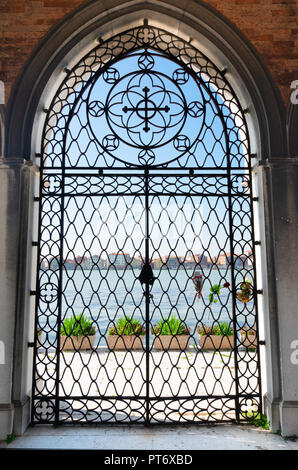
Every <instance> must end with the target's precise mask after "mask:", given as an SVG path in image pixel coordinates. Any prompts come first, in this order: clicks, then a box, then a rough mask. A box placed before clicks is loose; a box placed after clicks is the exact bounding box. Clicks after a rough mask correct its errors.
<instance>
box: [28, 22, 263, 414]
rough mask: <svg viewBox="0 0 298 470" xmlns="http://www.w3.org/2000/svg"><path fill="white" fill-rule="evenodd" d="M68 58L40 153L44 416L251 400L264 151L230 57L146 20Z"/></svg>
mask: <svg viewBox="0 0 298 470" xmlns="http://www.w3.org/2000/svg"><path fill="white" fill-rule="evenodd" d="M65 74H66V75H65V79H64V80H63V82H62V83H61V85H60V87H59V89H58V91H57V93H56V95H55V96H54V98H53V100H52V103H51V105H50V107H49V109H46V110H45V113H46V119H45V124H44V130H43V136H42V148H41V154H40V155H38V156H39V157H40V161H41V164H40V174H41V177H40V195H39V197H38V198H36V200H37V201H39V207H40V212H39V240H38V243H37V245H38V268H37V281H36V288H35V291H34V292H32V294H33V295H36V323H35V346H34V371H33V394H32V395H33V396H32V422H33V423H63V422H65V423H69V422H71V423H84V422H85V423H91V422H116V423H119V422H135V423H144V422H145V423H154V422H202V423H206V422H218V421H220V422H223V421H240V420H245V419H248V418H249V417H251V416H254V415H255V414H256V413H259V412H260V411H261V390H260V368H259V340H258V328H257V325H258V315H257V302H256V297H257V293H258V291H257V288H256V279H255V253H254V244H255V243H254V231H253V216H252V211H253V207H252V205H253V198H252V188H251V187H252V184H251V155H250V146H249V139H248V132H247V126H246V121H245V116H244V113H243V111H242V109H241V106H240V104H239V102H238V99H237V97H236V95H235V93H234V92H233V90H232V88H231V86H230V85H229V83H228V81H227V80H226V78H225V71H220V70H219V69H218V68H217V67H216V66H215V65H214V64H213V63H212V62H211V61H210V60H209V59H208V58H207V57H205V55H203V54H202V53H201V52H199V51H198V50H197V49H196V48H194V47H193V46H192V45H191V44H190V43H187V42H185V41H183V40H181V39H180V38H178V37H176V36H174V35H172V34H170V33H167V32H165V31H163V30H160V29H157V28H153V27H150V26H148V24H147V23H146V22H145V23H144V25H142V26H140V27H137V28H134V29H132V30H129V31H126V32H124V33H122V34H119V35H117V36H115V37H112V38H110V39H107V40H106V41H102V40H101V39H100V40H99V43H98V44H97V46H96V47H95V48H94V49H93V50H92V51H91V52H89V53H88V54H87V55H86V56H85V57H83V58H82V59H81V60H80V61H79V62H78V64H77V65H76V66H74V67H73V68H72V70H68V69H65ZM121 317H122V318H124V319H125V318H126V328H127V329H130V330H131V331H130V332H134V333H135V334H134V335H126V334H125V329H122V327H121V326H119V323H118V321H119V319H120V318H121ZM67 322H68V325H67ZM71 322H72V323H71ZM175 322H176V325H175ZM174 328H177V330H176V329H175V330H174ZM117 345H118V348H117ZM119 346H122V349H121V348H120V349H119ZM134 346H135V348H134Z"/></svg>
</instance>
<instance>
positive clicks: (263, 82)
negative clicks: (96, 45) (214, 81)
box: [5, 0, 286, 160]
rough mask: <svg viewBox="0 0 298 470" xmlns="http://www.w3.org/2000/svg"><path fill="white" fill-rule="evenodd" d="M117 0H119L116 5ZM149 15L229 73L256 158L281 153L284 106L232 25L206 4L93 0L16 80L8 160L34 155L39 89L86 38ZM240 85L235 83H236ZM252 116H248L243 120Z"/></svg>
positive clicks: (49, 37)
mask: <svg viewBox="0 0 298 470" xmlns="http://www.w3.org/2000/svg"><path fill="white" fill-rule="evenodd" d="M116 3H117V4H118V5H117V6H116ZM144 18H150V21H151V23H152V25H154V24H156V25H157V26H163V25H166V26H167V27H168V28H170V30H171V32H177V33H178V34H179V35H181V36H182V37H184V38H188V39H192V41H194V42H199V43H200V49H201V50H203V52H204V49H205V50H208V53H209V57H210V58H213V59H215V61H216V63H217V65H218V66H219V67H221V68H224V69H225V68H226V69H227V74H228V76H229V80H230V82H231V83H232V85H234V86H235V88H236V92H238V96H239V98H240V100H241V98H242V105H244V106H243V107H244V108H248V110H249V111H250V114H251V121H252V122H257V123H258V126H257V127H258V128H257V129H256V128H255V129H254V131H255V132H254V133H255V149H256V152H257V153H258V154H259V158H260V159H267V158H268V159H273V158H275V157H277V158H278V157H280V156H281V155H285V153H286V152H285V147H286V136H285V132H284V107H283V104H282V101H281V97H280V94H279V92H278V90H277V88H276V87H275V85H274V83H273V81H272V79H271V77H270V75H269V73H268V71H267V70H266V68H265V66H264V65H263V63H262V62H261V60H260V58H259V57H258V55H257V53H256V51H255V50H254V49H253V48H252V46H251V45H250V44H249V43H248V42H247V40H246V39H245V38H244V36H243V35H242V34H241V33H240V32H239V31H238V30H236V28H235V27H234V26H233V25H232V24H230V23H229V22H228V21H227V20H226V19H224V18H223V17H222V16H221V15H220V14H218V13H215V12H214V10H212V9H211V8H210V7H208V6H206V5H205V4H204V3H203V2H198V1H194V0H192V1H191V2H188V3H186V4H184V5H183V6H182V7H181V5H180V2H175V3H173V2H170V1H169V0H163V2H160V3H158V4H155V3H153V2H151V0H149V1H145V2H144V1H138V0H137V1H130V2H123V1H121V2H114V3H113V4H111V6H110V8H109V9H106V7H105V4H104V2H98V1H91V2H88V3H87V4H86V5H83V6H81V7H79V8H78V9H77V10H75V11H74V12H73V13H72V14H70V15H68V16H67V17H66V18H65V19H64V20H63V21H61V22H60V23H59V24H58V25H57V26H56V27H55V28H54V29H52V31H51V32H50V33H49V34H48V35H47V36H46V37H45V39H44V40H43V41H42V43H41V44H40V45H39V47H38V49H37V50H36V51H35V53H34V54H33V55H32V56H31V58H30V60H29V61H28V62H27V64H26V66H25V67H24V69H23V71H22V73H21V74H20V76H19V78H18V80H17V81H16V83H15V85H14V87H13V90H12V93H11V97H10V100H9V103H8V110H7V130H6V146H5V156H6V157H21V158H24V159H26V160H30V159H31V158H32V147H31V142H32V131H33V124H34V117H35V115H36V112H37V113H38V112H40V111H42V106H43V105H44V103H42V102H41V98H42V96H44V101H46V98H45V95H43V93H44V90H45V89H46V87H47V85H48V86H49V84H50V86H51V87H53V86H54V83H55V82H57V81H58V82H59V81H60V80H61V77H60V75H61V73H62V74H63V66H68V63H69V61H70V54H71V55H72V56H73V55H74V54H78V55H79V54H80V52H81V51H82V50H83V49H84V48H86V47H88V44H90V42H92V41H95V40H96V38H98V37H99V36H102V37H104V38H106V37H109V36H111V35H114V34H115V33H116V32H117V31H120V30H124V29H127V25H128V24H130V25H133V24H140V21H142V20H143V19H144ZM239 84H240V86H239ZM248 120H249V119H248Z"/></svg>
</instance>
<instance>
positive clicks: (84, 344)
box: [60, 313, 95, 351]
mask: <svg viewBox="0 0 298 470" xmlns="http://www.w3.org/2000/svg"><path fill="white" fill-rule="evenodd" d="M94 339H95V328H94V326H93V323H92V321H91V320H88V319H87V318H86V317H85V316H84V315H83V314H82V313H81V314H80V315H74V316H73V317H70V318H65V320H64V322H63V324H62V326H61V329H60V349H61V350H64V351H74V350H76V351H77V350H80V351H82V350H83V351H84V350H88V349H92V348H93V346H94Z"/></svg>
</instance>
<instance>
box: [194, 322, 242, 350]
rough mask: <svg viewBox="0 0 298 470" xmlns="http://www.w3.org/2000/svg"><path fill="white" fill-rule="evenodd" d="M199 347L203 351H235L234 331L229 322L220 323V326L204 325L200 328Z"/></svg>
mask: <svg viewBox="0 0 298 470" xmlns="http://www.w3.org/2000/svg"><path fill="white" fill-rule="evenodd" d="M198 334H199V346H200V348H201V349H206V350H211V349H233V348H234V331H233V328H231V326H230V325H229V323H228V322H219V324H218V325H215V326H208V325H204V324H203V325H202V327H198Z"/></svg>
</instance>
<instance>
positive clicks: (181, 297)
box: [40, 269, 254, 346]
mask: <svg viewBox="0 0 298 470" xmlns="http://www.w3.org/2000/svg"><path fill="white" fill-rule="evenodd" d="M153 273H154V276H156V277H157V280H156V281H155V283H154V285H153V287H152V289H151V294H152V296H153V297H152V299H151V303H150V321H151V324H154V323H155V322H156V321H157V320H159V319H160V318H161V317H162V316H163V317H167V316H169V315H170V314H175V315H177V316H179V317H180V318H181V319H182V320H183V321H185V322H186V324H187V326H188V327H190V328H191V332H192V333H194V332H195V330H196V327H197V325H198V323H205V324H212V323H213V321H228V322H231V320H232V295H231V291H230V289H228V288H222V289H221V294H220V299H218V302H217V303H212V304H210V302H209V293H210V286H211V285H212V284H215V283H220V284H221V285H223V284H224V282H225V281H227V282H229V283H231V277H230V276H231V271H230V270H226V269H222V270H220V271H218V270H207V269H206V270H205V271H204V274H205V280H204V285H203V291H202V297H201V299H199V300H198V298H197V296H196V292H195V288H194V284H193V282H192V280H191V277H192V275H193V271H192V270H189V271H185V270H184V269H181V270H178V271H176V270H169V271H168V270H161V271H154V272H153ZM245 274H246V273H245ZM245 274H242V273H240V272H238V274H237V278H238V279H237V282H238V281H239V280H242V279H243V275H245ZM139 275H140V270H138V269H134V270H127V271H117V272H116V271H106V270H101V271H99V270H91V271H89V270H84V271H83V270H80V271H78V270H77V271H67V272H64V278H63V280H64V282H63V284H64V288H63V299H62V314H63V317H70V316H72V315H73V314H74V313H75V314H78V313H82V312H83V313H84V314H85V315H86V316H87V317H89V318H92V319H93V321H94V324H95V325H96V329H97V332H96V342H97V344H99V345H100V346H105V341H104V338H101V337H102V336H105V335H106V334H107V330H108V328H109V326H111V321H116V320H117V319H118V318H119V317H120V316H123V315H124V314H126V315H130V316H131V315H133V316H134V318H139V319H140V320H141V321H142V322H143V321H145V297H144V295H143V287H142V286H141V284H140V282H139V280H138V276H139ZM253 313H254V310H253V302H250V303H249V304H248V305H247V308H245V307H244V306H243V304H241V303H240V302H238V301H237V314H238V324H239V325H242V324H244V323H245V322H246V324H247V325H252V324H253ZM47 322H48V323H47ZM46 323H47V324H46ZM40 325H41V326H43V328H44V330H45V331H48V333H49V336H48V339H49V340H50V342H52V341H53V342H54V338H55V333H53V332H52V331H50V329H51V328H50V326H51V327H54V325H55V317H54V316H48V317H47V318H46V316H42V317H41V318H40Z"/></svg>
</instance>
